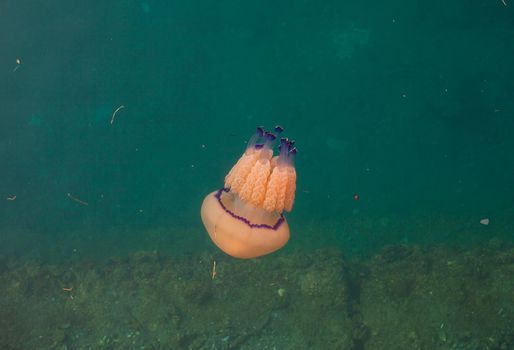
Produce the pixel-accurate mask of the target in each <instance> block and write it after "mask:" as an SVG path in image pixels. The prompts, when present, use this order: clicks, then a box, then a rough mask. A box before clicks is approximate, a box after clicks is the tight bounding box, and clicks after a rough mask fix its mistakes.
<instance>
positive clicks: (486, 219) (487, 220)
mask: <svg viewBox="0 0 514 350" xmlns="http://www.w3.org/2000/svg"><path fill="white" fill-rule="evenodd" d="M480 223H481V224H482V225H489V218H483V219H482V220H480Z"/></svg>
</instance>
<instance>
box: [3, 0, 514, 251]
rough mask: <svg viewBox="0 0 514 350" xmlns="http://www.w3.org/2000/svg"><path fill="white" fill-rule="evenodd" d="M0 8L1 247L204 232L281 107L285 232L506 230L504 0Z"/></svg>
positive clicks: (443, 236) (510, 173) (194, 238)
mask: <svg viewBox="0 0 514 350" xmlns="http://www.w3.org/2000/svg"><path fill="white" fill-rule="evenodd" d="M509 5H510V4H509ZM0 18H1V20H0V33H1V34H0V38H1V47H2V55H1V57H0V67H3V68H1V69H0V80H1V82H2V83H1V84H0V89H1V94H0V102H1V117H0V132H1V135H2V136H1V139H0V143H1V147H0V156H1V160H2V170H1V175H0V178H1V183H0V193H1V196H2V201H0V208H1V211H0V223H1V226H2V232H3V233H4V234H3V236H4V243H3V244H2V248H1V249H2V250H3V251H4V254H14V255H24V254H37V255H39V256H45V254H46V255H47V256H50V257H51V256H52V254H64V255H67V254H71V253H70V252H71V248H73V249H78V250H80V248H81V247H82V245H84V247H86V246H88V247H89V248H90V251H91V254H93V253H94V252H95V251H97V252H98V251H99V250H102V251H105V252H106V253H107V252H109V251H111V252H112V251H116V250H117V249H118V248H120V247H124V248H123V249H125V251H131V250H135V249H140V248H144V247H153V246H160V247H161V248H163V249H166V247H169V246H171V245H173V244H175V246H178V244H179V243H180V242H181V243H180V244H182V246H181V247H182V248H181V249H186V250H189V251H204V250H209V249H214V248H213V247H212V245H211V244H210V243H209V241H208V240H206V239H205V234H204V231H203V227H202V224H201V222H200V219H199V206H200V203H201V200H202V198H203V197H204V196H205V195H206V194H207V193H208V192H210V191H212V190H214V189H216V188H219V187H220V186H221V185H222V182H223V178H224V176H225V174H226V172H227V171H228V170H229V169H230V167H231V166H232V164H233V163H234V162H235V161H236V160H237V158H238V157H239V156H240V154H241V153H242V151H243V150H244V147H245V141H246V140H247V139H248V138H249V137H250V136H251V134H252V132H253V130H254V128H255V126H256V125H264V126H266V127H268V128H271V127H273V126H274V125H276V124H280V125H282V126H283V127H284V128H285V130H286V134H287V135H288V136H289V137H291V138H293V139H295V140H296V142H297V146H298V149H299V153H298V157H297V162H296V164H297V173H298V193H297V199H296V204H295V209H294V211H293V212H292V213H291V214H290V215H289V216H288V218H289V221H290V223H291V226H292V230H293V236H292V239H291V242H290V243H289V246H288V249H309V247H311V244H313V242H314V243H315V244H317V245H321V246H323V245H328V246H331V245H337V246H339V247H341V248H342V249H343V250H346V251H347V253H363V254H368V253H371V252H373V251H374V249H376V248H379V247H380V246H382V245H383V244H386V243H395V242H396V243H397V242H409V243H423V244H425V243H427V244H443V245H444V244H464V245H465V244H468V243H473V244H481V243H482V242H485V241H488V240H490V239H491V238H492V237H501V238H502V239H507V240H511V239H512V225H513V220H512V214H513V213H514V205H513V201H512V198H514V187H513V184H512V179H513V178H514V162H513V161H512V154H513V151H514V138H513V137H512V134H513V131H514V118H513V113H514V103H513V98H512V97H513V93H514V80H513V77H514V67H513V65H512V62H514V45H513V44H512V43H513V39H514V21H513V18H514V13H513V12H512V6H504V5H503V3H502V2H501V1H478V0H475V1H471V2H469V1H468V2H463V1H460V2H454V3H448V2H447V1H431V2H421V1H415V2H408V3H407V2H403V1H389V2H387V3H384V4H374V3H362V2H358V1H345V2H341V1H322V2H320V1H287V2H279V3H277V2H275V1H259V2H249V3H246V4H243V3H241V2H236V1H187V2H178V1H105V2H102V3H98V4H92V3H87V2H78V1H76V2H69V1H67V2H66V1H57V0H54V1H45V2H40V1H37V2H34V1H4V2H2V4H0ZM16 59H19V60H20V64H18V63H17V62H16ZM121 105H123V106H124V108H123V109H120V110H119V111H118V113H117V114H116V116H115V118H114V121H113V123H112V124H111V123H110V122H111V118H112V114H113V112H114V111H115V110H116V108H118V107H119V106H121ZM68 193H70V194H71V195H72V196H74V197H75V198H79V199H81V200H82V201H85V202H87V203H88V205H87V206H85V205H81V204H80V203H78V202H76V201H74V200H71V198H70V197H69V196H68V195H67V194H68ZM355 194H358V195H359V196H360V199H359V201H355V200H354V195H355ZM13 195H16V199H15V200H13V201H9V200H6V198H7V197H9V196H13ZM485 217H488V218H490V221H491V224H490V225H489V226H488V227H481V226H480V224H479V220H480V219H482V218H485ZM432 221H433V222H436V223H437V225H435V226H434V227H438V228H439V230H435V229H430V228H429V226H430V225H431V222H432ZM448 222H449V223H450V224H448V225H447V227H449V228H448V229H444V227H445V223H448ZM359 225H360V226H359ZM359 227H363V228H362V229H359ZM366 227H367V229H366ZM465 227H471V228H473V230H474V231H473V232H474V233H473V234H472V235H469V234H462V229H463V228H465ZM388 228H390V229H388ZM441 229H443V231H445V232H444V233H442V232H441ZM152 230H162V231H165V233H159V234H158V236H159V239H160V241H159V243H155V242H156V241H157V239H155V240H156V241H155V242H152V240H151V239H149V238H148V237H149V236H148V234H142V232H145V231H152ZM377 230H378V231H380V232H381V233H377V232H378V231H377ZM388 230H389V231H388ZM429 230H430V232H429V235H427V232H428V231H429ZM371 231H373V232H371ZM386 231H388V232H386ZM150 236H151V235H150ZM6 237H7V238H6ZM57 242H59V243H57ZM173 242H174V243H173ZM95 244H97V245H98V246H97V247H95ZM57 246H58V247H57ZM106 246H107V247H106ZM186 247H187V248H186ZM179 250H180V249H179ZM84 254H85V255H86V256H87V254H86V253H84Z"/></svg>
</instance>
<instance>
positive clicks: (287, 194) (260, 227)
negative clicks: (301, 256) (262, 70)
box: [201, 126, 297, 259]
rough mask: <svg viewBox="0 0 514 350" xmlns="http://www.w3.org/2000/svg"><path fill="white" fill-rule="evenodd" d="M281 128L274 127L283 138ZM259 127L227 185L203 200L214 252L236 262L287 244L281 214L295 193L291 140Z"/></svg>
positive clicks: (204, 219) (203, 213) (287, 233)
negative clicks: (225, 254)
mask: <svg viewBox="0 0 514 350" xmlns="http://www.w3.org/2000/svg"><path fill="white" fill-rule="evenodd" d="M282 131H283V129H282V127H280V126H277V127H275V132H276V133H277V134H279V135H280V134H281V133H282ZM276 142H277V136H276V135H275V134H273V133H272V132H269V131H265V130H264V129H263V128H262V127H258V128H257V131H256V132H255V134H254V135H253V136H252V138H251V139H250V141H249V142H248V144H247V147H246V150H245V152H244V153H243V155H242V156H241V158H240V159H239V160H238V161H237V163H236V164H235V165H234V166H233V167H232V169H231V170H230V171H229V173H228V174H227V176H226V177H225V186H224V187H223V188H221V189H219V190H217V191H214V192H212V193H210V194H208V195H207V197H205V199H204V201H203V203H202V208H201V217H202V221H203V224H204V226H205V228H206V230H207V232H208V234H209V236H210V238H211V240H212V241H213V242H214V244H215V245H216V246H218V248H220V249H221V250H222V251H224V252H225V253H227V254H228V255H231V256H233V257H235V258H241V259H250V258H255V257H258V256H263V255H266V254H270V253H272V252H274V251H276V250H278V249H280V248H282V247H283V246H284V245H285V244H286V243H287V241H288V240H289V225H288V223H287V220H286V218H285V217H284V214H283V213H284V211H288V212H290V211H291V209H292V208H293V203H294V198H295V191H296V170H295V167H294V158H295V156H296V152H297V150H296V147H294V141H292V140H289V139H287V138H283V137H282V138H280V145H279V147H278V149H279V154H278V156H275V157H274V156H273V148H274V145H275V143H276Z"/></svg>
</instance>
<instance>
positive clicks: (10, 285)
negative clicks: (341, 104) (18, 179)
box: [0, 241, 514, 350]
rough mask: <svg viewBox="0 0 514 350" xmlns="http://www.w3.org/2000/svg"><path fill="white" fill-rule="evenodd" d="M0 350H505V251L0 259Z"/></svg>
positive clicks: (510, 343) (510, 278)
mask: <svg viewBox="0 0 514 350" xmlns="http://www.w3.org/2000/svg"><path fill="white" fill-rule="evenodd" d="M214 261H216V274H215V276H214V278H213V274H212V272H213V264H214ZM0 349H355V350H360V349H363V350H364V349H514V248H513V247H512V246H511V245H508V244H504V243H502V242H499V241H491V242H490V243H489V244H488V245H486V246H484V247H480V248H472V249H468V250H456V249H452V248H448V247H439V248H437V247H434V248H427V249H422V248H419V247H416V246H407V245H394V246H387V247H384V248H383V250H382V251H381V252H380V253H378V254H376V255H375V256H373V257H371V258H369V259H366V260H347V259H345V258H344V256H343V254H342V253H341V252H340V251H338V250H330V249H328V250H327V249H323V250H317V251H313V252H310V253H305V252H301V253H300V252H296V253H295V252H288V253H280V254H276V255H271V256H267V257H264V258H260V259H254V260H247V261H242V260H236V259H232V258H230V257H227V256H225V255H223V254H222V253H215V254H212V253H203V254H192V255H189V256H181V257H173V256H169V255H166V254H163V253H159V252H157V251H139V252H136V253H134V254H132V255H130V256H128V257H119V258H118V257H112V258H110V259H108V260H106V261H101V262H100V261H90V262H88V261H83V260H82V261H79V260H70V261H68V262H63V263H59V264H51V263H45V264H42V263H41V262H37V261H23V262H21V261H16V260H15V259H12V258H0Z"/></svg>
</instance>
